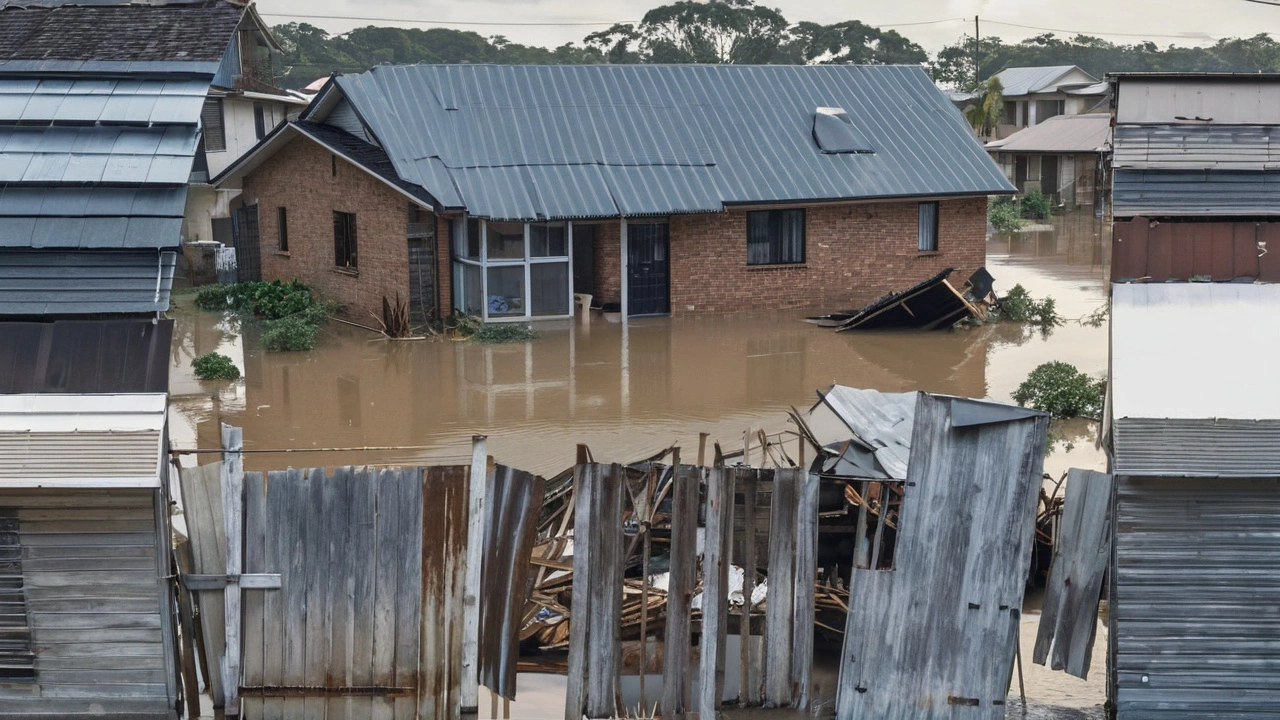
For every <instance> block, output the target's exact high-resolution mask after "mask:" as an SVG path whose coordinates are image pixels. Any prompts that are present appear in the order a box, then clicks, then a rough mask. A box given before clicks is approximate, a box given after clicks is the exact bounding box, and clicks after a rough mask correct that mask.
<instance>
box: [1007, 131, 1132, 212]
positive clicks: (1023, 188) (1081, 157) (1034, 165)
mask: <svg viewBox="0 0 1280 720" xmlns="http://www.w3.org/2000/svg"><path fill="white" fill-rule="evenodd" d="M1110 143H1111V115H1110V114H1108V113H1091V114H1087V115H1057V116H1055V117H1052V118H1049V119H1048V120H1046V121H1044V122H1042V123H1039V124H1037V125H1036V126H1035V127H1029V128H1026V129H1024V130H1019V131H1018V132H1016V133H1014V134H1013V135H1010V136H1009V137H1007V138H1005V139H1003V140H995V141H992V142H989V143H987V152H989V153H991V156H992V157H993V158H995V160H996V162H997V163H999V164H1000V169H1001V170H1004V175H1005V177H1007V178H1009V180H1011V181H1012V182H1013V184H1014V186H1015V187H1017V188H1018V192H1019V193H1026V192H1030V191H1032V190H1039V191H1040V192H1042V193H1044V194H1045V195H1047V196H1049V197H1050V198H1051V199H1052V200H1053V202H1054V203H1055V204H1059V205H1065V206H1066V207H1068V208H1078V207H1081V206H1084V205H1089V206H1092V205H1094V204H1095V200H1097V201H1103V200H1105V198H1106V193H1107V183H1106V178H1107V167H1106V162H1105V159H1106V158H1107V156H1108V150H1109V148H1110Z"/></svg>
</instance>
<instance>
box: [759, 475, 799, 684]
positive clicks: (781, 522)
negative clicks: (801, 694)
mask: <svg viewBox="0 0 1280 720" xmlns="http://www.w3.org/2000/svg"><path fill="white" fill-rule="evenodd" d="M796 479H797V472H795V471H787V470H779V471H777V472H774V473H773V503H772V507H771V508H770V515H769V597H768V605H767V606H766V608H765V617H764V704H765V706H766V707H781V706H785V705H790V704H791V690H792V687H791V651H792V642H791V633H792V629H793V621H794V609H795V582H796V576H795V537H796V519H797V513H796Z"/></svg>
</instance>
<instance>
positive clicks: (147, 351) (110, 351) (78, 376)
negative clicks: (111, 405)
mask: <svg viewBox="0 0 1280 720" xmlns="http://www.w3.org/2000/svg"><path fill="white" fill-rule="evenodd" d="M172 337H173V321H172V320H168V319H160V320H145V319H144V320H59V321H56V322H45V323H40V322H3V323H0V394H6V395H8V394H20V393H163V392H168V390H169V342H170V340H171V338H172Z"/></svg>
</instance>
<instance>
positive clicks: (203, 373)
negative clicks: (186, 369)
mask: <svg viewBox="0 0 1280 720" xmlns="http://www.w3.org/2000/svg"><path fill="white" fill-rule="evenodd" d="M191 370H192V372H194V373H195V374H196V377H198V378H200V379H201V380H236V379H238V378H239V377H240V368H238V367H236V364H235V363H234V362H232V361H231V358H229V357H227V356H226V355H220V354H218V353H214V352H211V353H205V354H204V355H201V356H200V357H198V358H196V359H195V360H192V361H191Z"/></svg>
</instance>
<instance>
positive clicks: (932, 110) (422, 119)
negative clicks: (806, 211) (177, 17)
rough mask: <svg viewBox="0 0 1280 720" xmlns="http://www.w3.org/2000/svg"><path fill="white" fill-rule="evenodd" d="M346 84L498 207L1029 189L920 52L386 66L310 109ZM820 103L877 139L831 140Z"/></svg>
mask: <svg viewBox="0 0 1280 720" xmlns="http://www.w3.org/2000/svg"><path fill="white" fill-rule="evenodd" d="M339 96H345V97H346V98H347V99H348V100H349V101H350V102H351V104H352V106H353V107H354V108H355V110H356V112H357V114H358V115H359V116H360V119H361V120H362V121H363V122H364V123H365V124H366V125H367V126H368V129H369V130H370V131H371V134H372V135H373V136H374V137H376V140H377V142H378V144H379V146H380V147H381V148H382V149H383V150H384V151H385V152H386V154H387V156H388V157H389V159H390V161H391V163H392V164H393V166H394V168H395V171H396V173H397V174H398V175H399V177H400V178H402V179H404V180H406V181H408V182H411V183H413V184H415V185H418V186H420V187H422V188H423V189H424V190H425V191H426V192H427V193H428V194H430V196H432V197H434V198H436V199H437V201H438V203H439V209H450V210H466V211H468V212H469V213H471V214H473V215H477V216H481V217H488V218H491V219H503V220H538V219H549V218H579V217H616V216H619V215H627V216H636V215H666V214H674V213H685V212H718V211H721V210H723V209H724V208H725V206H727V205H733V204H751V203H804V202H821V201H838V200H851V199H872V198H902V197H929V196H960V195H987V194H998V193H1008V192H1013V187H1012V186H1011V185H1010V184H1009V183H1008V181H1007V180H1006V179H1005V178H1004V176H1003V174H1002V173H1001V172H1000V170H999V168H998V167H996V165H995V164H994V163H993V162H992V161H991V160H990V158H989V157H988V156H987V155H986V153H985V152H983V150H982V147H981V145H980V144H979V143H978V142H977V140H976V139H975V138H974V136H973V132H972V131H971V130H970V128H969V126H968V124H967V123H966V122H965V120H964V118H963V117H962V116H961V115H960V112H959V111H958V110H957V109H956V108H955V107H954V106H953V105H952V104H951V103H950V102H949V101H948V100H947V98H946V96H945V95H943V94H942V93H941V92H940V91H939V90H938V89H937V88H936V87H935V86H934V85H933V83H932V82H931V81H930V80H929V78H928V76H927V75H925V74H924V72H923V71H922V70H921V69H920V68H918V67H905V66H855V65H827V66H741V65H626V66H622V65H618V66H615V65H590V66H559V65H529V66H493V65H414V66H381V67H376V68H374V69H372V70H370V71H369V72H366V73H362V74H359V75H346V76H337V77H336V78H335V80H334V82H332V83H330V84H329V85H328V86H326V90H325V91H323V92H321V93H320V94H319V96H318V97H317V99H316V100H315V102H314V103H313V104H312V106H311V107H310V108H309V109H308V110H307V112H306V113H304V115H303V118H304V119H306V120H312V121H318V122H323V121H324V120H325V114H326V113H327V112H328V110H329V109H331V108H332V107H333V105H334V104H335V101H336V98H337V97H339ZM819 108H830V109H832V110H838V111H843V113H844V114H845V115H846V116H847V117H848V118H849V122H850V123H851V129H852V130H853V131H856V133H857V134H858V135H859V136H860V137H861V138H864V139H865V140H866V141H867V142H868V144H869V146H870V149H871V150H873V152H859V153H842V152H837V153H830V152H827V153H824V152H823V150H822V149H821V148H820V147H819V146H818V144H817V142H816V141H815V138H814V122H815V113H816V112H817V111H818V109H819ZM233 167H234V166H233ZM224 176H225V174H224Z"/></svg>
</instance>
